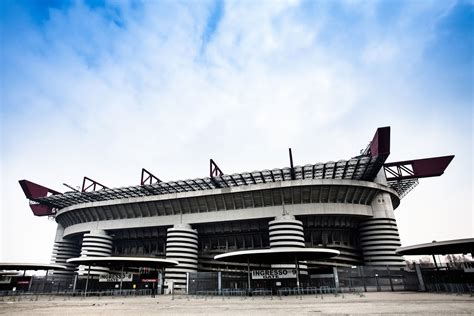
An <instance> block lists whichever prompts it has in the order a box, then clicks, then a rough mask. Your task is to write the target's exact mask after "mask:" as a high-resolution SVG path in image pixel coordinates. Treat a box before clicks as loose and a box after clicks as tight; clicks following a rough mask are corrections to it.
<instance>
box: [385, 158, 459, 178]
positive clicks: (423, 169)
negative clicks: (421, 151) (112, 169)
mask: <svg viewBox="0 0 474 316" xmlns="http://www.w3.org/2000/svg"><path fill="white" fill-rule="evenodd" d="M453 158H454V155H451V156H443V157H434V158H425V159H417V160H406V161H397V162H390V163H386V164H385V165H384V167H386V168H388V167H392V170H393V167H398V168H400V167H402V166H411V170H412V171H413V174H412V175H411V174H410V175H402V174H399V175H398V176H394V175H393V174H392V175H393V177H387V180H388V181H391V180H403V179H419V178H428V177H437V176H440V175H442V174H443V173H444V171H445V170H446V168H447V167H448V165H449V164H450V163H451V161H452V160H453Z"/></svg>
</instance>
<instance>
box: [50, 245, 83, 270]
mask: <svg viewBox="0 0 474 316" xmlns="http://www.w3.org/2000/svg"><path fill="white" fill-rule="evenodd" d="M80 252H81V248H80V246H79V244H78V243H76V242H74V241H72V240H65V239H62V238H61V239H60V240H57V241H55V242H54V246H53V254H52V256H51V263H53V264H59V265H62V266H65V267H66V270H54V271H52V272H51V275H52V276H53V278H54V279H70V278H72V277H73V276H74V272H75V271H76V268H77V265H75V264H72V263H67V262H66V260H67V259H71V258H77V257H79V254H80Z"/></svg>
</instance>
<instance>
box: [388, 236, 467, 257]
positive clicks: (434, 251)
mask: <svg viewBox="0 0 474 316" xmlns="http://www.w3.org/2000/svg"><path fill="white" fill-rule="evenodd" d="M395 252H396V253H397V254H399V255H405V256H409V255H447V254H459V253H474V238H464V239H455V240H445V241H433V242H431V243H426V244H418V245H413V246H407V247H400V248H398V249H397V250H396V251H395Z"/></svg>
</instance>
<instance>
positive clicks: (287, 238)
mask: <svg viewBox="0 0 474 316" xmlns="http://www.w3.org/2000/svg"><path fill="white" fill-rule="evenodd" d="M268 229H269V231H270V248H276V247H299V248H304V247H305V244H304V232H303V223H302V222H301V221H298V220H296V219H295V217H294V216H292V215H282V216H278V217H276V218H275V220H273V221H271V222H269V223H268Z"/></svg>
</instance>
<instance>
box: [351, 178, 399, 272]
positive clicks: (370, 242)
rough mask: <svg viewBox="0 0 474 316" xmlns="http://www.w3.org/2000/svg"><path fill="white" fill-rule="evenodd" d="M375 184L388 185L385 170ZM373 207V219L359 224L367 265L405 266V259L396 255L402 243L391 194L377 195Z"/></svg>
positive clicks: (361, 243)
mask: <svg viewBox="0 0 474 316" xmlns="http://www.w3.org/2000/svg"><path fill="white" fill-rule="evenodd" d="M375 182H378V183H380V184H383V185H386V184H387V181H386V180H385V174H384V172H383V169H382V170H381V171H380V172H379V174H378V175H377V177H376V179H375ZM371 206H372V211H373V218H371V219H369V220H365V221H362V222H361V223H360V224H359V237H360V245H361V248H362V252H363V255H364V262H365V265H370V266H381V265H389V266H404V265H405V262H404V259H403V257H402V256H400V255H398V254H396V253H395V250H396V249H397V248H398V247H400V246H401V243H400V236H399V234H398V227H397V222H396V220H395V214H394V212H393V206H392V199H391V197H390V194H388V193H379V194H377V195H376V196H375V197H374V199H373V200H372V204H371Z"/></svg>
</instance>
